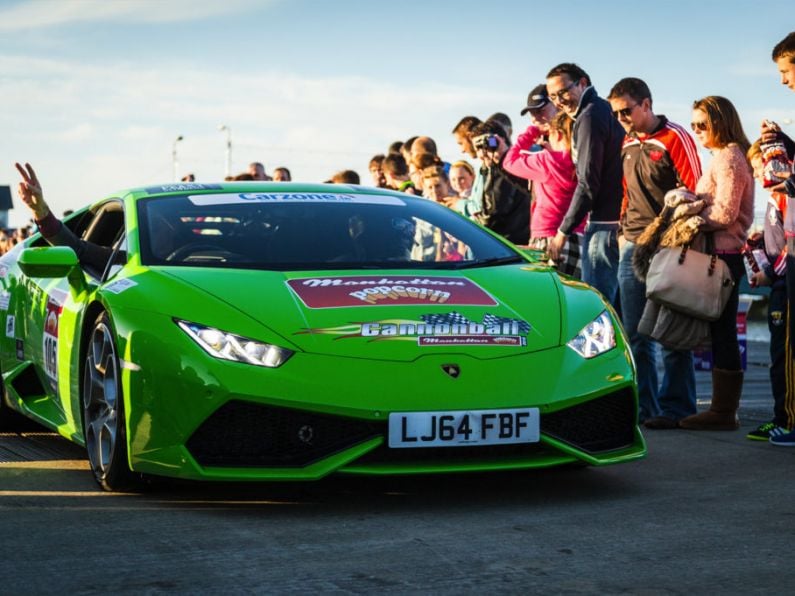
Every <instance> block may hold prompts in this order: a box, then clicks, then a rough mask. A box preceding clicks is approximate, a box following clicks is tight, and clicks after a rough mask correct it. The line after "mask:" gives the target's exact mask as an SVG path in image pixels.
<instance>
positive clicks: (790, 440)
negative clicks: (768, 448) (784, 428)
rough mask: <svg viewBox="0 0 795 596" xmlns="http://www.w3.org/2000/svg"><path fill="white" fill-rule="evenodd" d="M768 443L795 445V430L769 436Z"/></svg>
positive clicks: (780, 445) (786, 445) (783, 445)
mask: <svg viewBox="0 0 795 596" xmlns="http://www.w3.org/2000/svg"><path fill="white" fill-rule="evenodd" d="M770 444H771V445H776V446H778V447H795V430H793V431H790V432H788V433H784V434H783V435H777V436H775V437H770Z"/></svg>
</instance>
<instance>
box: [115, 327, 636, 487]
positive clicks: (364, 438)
mask: <svg viewBox="0 0 795 596" xmlns="http://www.w3.org/2000/svg"><path fill="white" fill-rule="evenodd" d="M132 339H133V340H135V339H136V338H135V337H133V338H132ZM145 339H148V342H147V343H146V344H145V348H146V349H145V350H142V351H141V352H140V353H139V354H138V355H137V356H136V355H135V353H134V352H133V353H131V354H130V357H131V358H133V359H135V360H136V362H137V363H138V364H139V366H138V367H135V368H134V369H133V368H131V369H125V370H124V373H123V383H124V388H125V391H124V393H125V400H126V403H127V411H128V413H129V415H128V437H129V439H128V441H129V454H130V464H131V467H132V468H133V469H134V470H136V471H139V472H142V473H149V474H155V475H164V476H171V477H180V478H187V479H206V480H314V479H319V478H322V477H324V476H326V475H328V474H331V473H335V472H339V473H349V474H372V475H383V474H420V473H442V472H466V471H487V470H508V469H522V468H535V467H547V466H553V465H559V464H565V463H575V462H581V463H585V464H589V465H604V464H612V463H618V462H622V461H629V460H633V459H637V458H640V457H643V456H644V455H645V452H646V447H645V443H644V441H643V437H642V435H641V434H640V432H639V430H638V428H637V395H636V387H635V380H634V371H633V368H632V363H631V358H630V357H629V353H628V351H627V350H626V348H625V346H623V345H620V346H619V347H617V348H616V349H614V350H612V351H611V352H608V353H606V354H603V355H602V356H599V357H597V358H593V359H591V360H583V359H582V358H580V357H579V356H577V355H576V354H574V352H573V351H572V350H570V349H568V348H566V347H560V348H554V349H550V350H545V351H542V352H536V353H525V354H521V355H517V356H515V357H510V358H503V359H495V360H478V359H475V358H472V357H471V356H466V355H460V354H458V355H456V354H447V355H439V354H429V355H428V356H423V357H421V358H418V359H417V360H415V361H413V362H389V361H374V360H372V361H371V360H364V359H354V358H340V357H330V356H319V355H312V354H305V353H297V354H295V355H294V356H293V358H291V359H290V360H289V361H288V362H287V364H285V365H284V366H283V367H281V368H279V369H261V368H258V367H253V366H249V365H245V364H238V363H228V362H221V361H217V360H215V359H211V358H208V357H207V356H206V355H205V354H203V353H200V352H198V350H197V351H196V352H195V353H194V352H190V351H187V352H186V350H185V349H184V346H182V347H181V349H179V350H177V349H174V347H173V346H167V345H165V344H163V347H162V348H161V347H159V346H161V344H162V338H157V339H155V338H137V340H138V341H132V342H131V343H129V344H128V345H131V346H135V345H144V343H143V340H145ZM451 359H454V360H455V362H456V363H458V364H460V365H461V369H462V375H461V377H460V378H459V379H451V378H450V377H449V376H447V375H445V374H443V373H442V365H443V364H445V363H447V362H449V361H450V360H451ZM550 371H552V372H550ZM513 407H538V408H539V409H540V420H541V440H540V442H539V443H533V444H527V445H519V446H499V447H466V448H462V447H445V448H436V449H427V448H425V449H401V450H394V449H389V448H388V447H387V419H388V416H389V413H390V412H393V411H437V410H445V409H448V410H455V409H472V410H476V409H489V408H513Z"/></svg>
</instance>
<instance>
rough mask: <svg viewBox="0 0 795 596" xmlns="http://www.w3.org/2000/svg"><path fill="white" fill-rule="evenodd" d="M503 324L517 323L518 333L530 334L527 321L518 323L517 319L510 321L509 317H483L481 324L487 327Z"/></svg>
mask: <svg viewBox="0 0 795 596" xmlns="http://www.w3.org/2000/svg"><path fill="white" fill-rule="evenodd" d="M503 323H517V324H518V325H519V333H521V334H522V335H526V334H528V333H530V323H528V322H527V321H520V320H518V319H511V318H509V317H498V316H496V315H489V314H485V315H483V324H484V325H486V326H487V327H490V326H492V325H502V324H503Z"/></svg>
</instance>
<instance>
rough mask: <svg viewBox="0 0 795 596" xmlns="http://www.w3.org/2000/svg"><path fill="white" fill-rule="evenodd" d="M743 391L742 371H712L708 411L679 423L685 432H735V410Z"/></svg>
mask: <svg viewBox="0 0 795 596" xmlns="http://www.w3.org/2000/svg"><path fill="white" fill-rule="evenodd" d="M742 391H743V371H741V370H723V369H720V368H714V369H712V403H711V404H710V406H709V410H707V411H706V412H701V413H700V414H693V415H692V416H688V417H687V418H682V420H680V421H679V428H684V429H687V430H737V429H738V428H740V421H739V420H738V419H737V408H738V407H739V406H740V394H741V393H742Z"/></svg>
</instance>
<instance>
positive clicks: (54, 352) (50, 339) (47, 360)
mask: <svg viewBox="0 0 795 596" xmlns="http://www.w3.org/2000/svg"><path fill="white" fill-rule="evenodd" d="M65 299H66V294H65V293H64V292H61V291H59V290H54V291H53V293H52V294H50V295H49V296H48V298H47V310H46V311H45V315H44V334H43V337H42V352H43V354H44V372H45V374H46V375H47V378H48V379H49V381H50V387H52V390H53V391H55V392H56V393H57V392H58V325H59V322H60V319H61V312H62V311H63V303H64V300H65Z"/></svg>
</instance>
